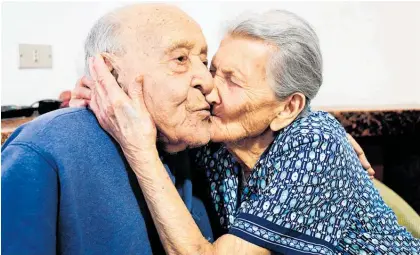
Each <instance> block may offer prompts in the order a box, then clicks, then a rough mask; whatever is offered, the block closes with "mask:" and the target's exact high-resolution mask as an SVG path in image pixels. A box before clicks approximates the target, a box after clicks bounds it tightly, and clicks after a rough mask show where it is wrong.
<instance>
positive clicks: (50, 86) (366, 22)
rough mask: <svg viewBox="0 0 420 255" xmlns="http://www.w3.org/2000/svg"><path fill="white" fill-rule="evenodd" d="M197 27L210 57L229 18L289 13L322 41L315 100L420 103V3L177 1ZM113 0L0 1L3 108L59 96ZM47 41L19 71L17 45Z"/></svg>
mask: <svg viewBox="0 0 420 255" xmlns="http://www.w3.org/2000/svg"><path fill="white" fill-rule="evenodd" d="M174 4H177V5H179V6H180V7H181V8H183V9H184V10H185V11H187V12H188V13H189V14H190V15H191V16H192V17H193V18H194V19H196V20H197V22H198V23H199V24H200V25H201V26H202V28H203V31H204V34H205V36H206V38H207V40H208V44H209V48H210V52H209V53H210V56H212V55H213V54H214V52H215V51H216V50H217V47H218V43H219V40H220V38H221V35H222V31H221V29H220V28H221V27H222V25H223V24H226V21H227V20H229V19H232V18H234V17H235V16H237V15H238V14H240V13H241V12H243V11H249V10H251V11H263V10H267V9H270V8H280V9H286V10H290V11H292V12H295V13H297V14H298V15H300V16H302V17H304V18H305V19H307V20H308V21H309V22H310V23H311V24H312V25H313V26H314V28H315V30H316V32H317V33H318V35H319V38H320V41H321V48H322V52H323V57H324V84H323V86H322V87H321V91H320V93H319V94H318V97H317V98H316V100H315V101H314V104H315V105H318V106H319V105H322V106H332V107H335V106H340V107H343V106H344V107H349V106H351V107H358V106H360V107H366V106H376V107H378V106H389V105H413V104H415V105H418V106H419V105H420V77H419V76H420V2H417V3H416V2H407V3H398V2H382V3H381V2H371V3H368V2H259V3H256V2H182V3H174ZM121 5H123V3H118V2H105V3H104V2H75V3H65V2H62V3H60V2H57V3H36V2H33V3H24V2H13V3H3V5H2V69H1V70H2V85H1V90H2V96H1V99H2V102H1V104H2V105H5V104H19V105H27V104H31V103H32V102H34V101H36V100H40V99H45V98H57V97H58V95H59V93H60V92H61V91H63V90H65V89H71V88H72V87H73V86H74V83H75V81H76V79H77V78H78V77H79V76H80V75H81V73H82V70H83V49H82V45H83V41H84V38H85V36H86V35H87V33H88V31H89V29H90V27H91V26H92V24H93V22H94V21H95V20H96V19H97V18H98V17H99V16H101V15H102V14H104V13H105V12H106V11H109V10H111V9H112V8H115V7H118V6H121ZM19 43H32V44H51V45H52V46H53V69H46V70H19V69H18V52H17V51H18V44H19Z"/></svg>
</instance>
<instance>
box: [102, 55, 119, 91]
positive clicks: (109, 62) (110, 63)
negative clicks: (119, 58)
mask: <svg viewBox="0 0 420 255" xmlns="http://www.w3.org/2000/svg"><path fill="white" fill-rule="evenodd" d="M101 56H102V58H103V59H104V62H105V64H106V66H107V67H108V70H109V71H110V72H111V74H112V76H114V78H115V80H116V81H117V83H118V85H119V86H120V87H121V88H123V89H124V87H123V86H121V84H120V80H119V79H118V78H119V77H118V76H119V68H118V65H117V62H116V60H115V56H114V55H112V54H109V53H107V52H103V53H101Z"/></svg>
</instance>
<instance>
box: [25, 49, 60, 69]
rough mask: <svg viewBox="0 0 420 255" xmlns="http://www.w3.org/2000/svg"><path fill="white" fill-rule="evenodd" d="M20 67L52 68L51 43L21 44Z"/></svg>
mask: <svg viewBox="0 0 420 255" xmlns="http://www.w3.org/2000/svg"><path fill="white" fill-rule="evenodd" d="M19 68H20V69H28V68H52V47H51V45H38V44H19Z"/></svg>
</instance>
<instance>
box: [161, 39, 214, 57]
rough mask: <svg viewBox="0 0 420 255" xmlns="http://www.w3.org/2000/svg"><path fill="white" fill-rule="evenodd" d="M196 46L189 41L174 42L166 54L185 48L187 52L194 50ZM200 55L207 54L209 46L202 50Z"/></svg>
mask: <svg viewBox="0 0 420 255" xmlns="http://www.w3.org/2000/svg"><path fill="white" fill-rule="evenodd" d="M194 46H195V43H193V42H191V41H187V40H180V41H175V42H173V43H172V44H171V45H170V46H169V47H168V48H167V49H166V50H165V52H166V53H169V52H171V51H174V50H176V49H180V48H185V49H187V50H192V49H193V48H194ZM200 54H207V45H206V46H204V47H203V48H201V50H200Z"/></svg>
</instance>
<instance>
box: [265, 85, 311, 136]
mask: <svg viewBox="0 0 420 255" xmlns="http://www.w3.org/2000/svg"><path fill="white" fill-rule="evenodd" d="M305 104H306V97H305V96H304V95H303V94H302V93H295V94H293V95H291V96H289V97H287V98H286V100H284V101H283V103H282V105H281V106H280V107H279V109H278V113H277V115H276V116H275V118H274V119H273V120H272V121H271V123H270V129H271V130H272V131H274V132H276V131H279V130H281V129H283V128H285V127H287V126H288V125H290V123H292V122H293V121H294V120H295V119H296V118H297V116H299V114H300V113H301V112H302V111H303V109H304V108H305Z"/></svg>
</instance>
